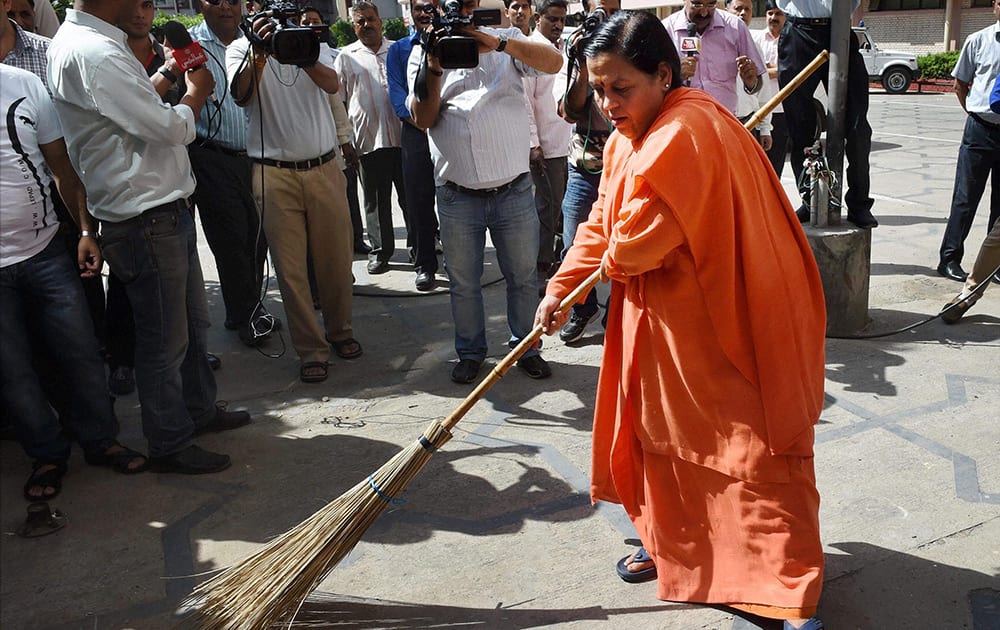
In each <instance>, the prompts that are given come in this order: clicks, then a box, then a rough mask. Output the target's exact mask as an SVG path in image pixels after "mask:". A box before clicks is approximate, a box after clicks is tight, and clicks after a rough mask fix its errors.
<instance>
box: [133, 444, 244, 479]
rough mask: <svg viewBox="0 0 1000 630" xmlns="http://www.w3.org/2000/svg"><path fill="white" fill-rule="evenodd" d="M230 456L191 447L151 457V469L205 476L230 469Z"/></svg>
mask: <svg viewBox="0 0 1000 630" xmlns="http://www.w3.org/2000/svg"><path fill="white" fill-rule="evenodd" d="M232 463H233V462H232V460H231V459H229V455H223V454H222V453H213V452H212V451H206V450H205V449H203V448H200V447H199V446H197V445H195V444H192V445H191V446H189V447H187V448H185V449H183V450H180V451H177V452H176V453H172V454H170V455H167V456H165V457H150V458H149V469H150V470H152V471H153V472H159V473H180V474H182V475H205V474H208V473H215V472H219V471H222V470H225V469H227V468H229V466H230V464H232Z"/></svg>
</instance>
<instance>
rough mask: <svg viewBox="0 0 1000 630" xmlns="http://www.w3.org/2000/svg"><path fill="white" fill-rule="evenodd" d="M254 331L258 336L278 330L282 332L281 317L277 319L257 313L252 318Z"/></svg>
mask: <svg viewBox="0 0 1000 630" xmlns="http://www.w3.org/2000/svg"><path fill="white" fill-rule="evenodd" d="M250 321H251V322H252V324H251V325H252V326H253V328H254V330H256V331H257V334H258V335H260V334H267V333H272V332H275V331H278V330H281V326H282V325H283V324H282V322H281V318H280V317H275V316H274V315H271V314H270V313H255V314H254V316H253V317H251V318H250Z"/></svg>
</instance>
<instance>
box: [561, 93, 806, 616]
mask: <svg viewBox="0 0 1000 630" xmlns="http://www.w3.org/2000/svg"><path fill="white" fill-rule="evenodd" d="M604 164H605V170H604V175H603V177H602V180H601V185H600V191H599V196H598V200H597V202H596V203H595V205H594V208H593V210H592V212H591V214H590V217H589V220H588V221H587V222H586V223H584V224H583V225H581V226H580V228H579V230H578V232H577V235H576V238H575V240H574V243H573V247H572V248H571V249H570V251H569V253H568V255H567V258H566V260H565V261H564V262H563V264H562V266H561V268H560V270H559V273H558V274H557V275H556V277H555V278H553V279H552V280H551V281H550V282H549V284H548V293H549V294H550V295H555V296H563V295H566V294H567V293H568V292H569V291H570V290H572V288H573V287H574V286H576V285H577V284H578V283H579V282H581V281H583V280H584V279H585V278H586V277H587V275H588V274H590V273H591V272H592V271H593V270H594V269H596V268H597V267H598V266H599V265H600V264H601V260H602V258H605V259H606V263H605V264H606V269H607V272H608V275H609V277H610V278H611V280H612V287H611V299H610V303H609V316H608V326H607V331H606V333H605V348H604V356H603V359H602V364H601V373H600V377H599V380H598V388H597V400H596V404H595V413H594V431H593V473H592V490H591V496H592V499H593V500H594V501H611V502H616V503H621V504H622V505H623V506H624V508H625V509H626V511H627V512H628V514H629V516H630V517H631V519H632V521H633V522H634V523H635V526H636V529H637V530H638V532H639V534H640V536H641V537H642V541H643V544H644V545H645V547H646V549H647V551H648V552H649V553H650V555H651V556H652V558H653V559H654V561H655V564H656V567H657V573H658V581H659V589H658V597H660V598H661V599H664V600H671V601H690V602H702V603H722V604H727V605H731V606H737V607H742V608H745V609H748V610H751V611H752V612H755V613H757V614H763V615H766V616H771V617H776V618H796V617H809V616H811V615H812V613H813V612H814V611H815V608H816V604H817V602H818V599H819V593H820V589H821V586H822V572H823V553H822V547H821V545H820V541H819V519H818V510H819V495H818V493H817V492H816V488H815V479H814V475H813V460H812V455H813V450H812V445H813V425H814V424H815V423H816V421H817V419H818V418H819V413H820V411H821V409H822V403H823V379H824V354H823V353H824V333H825V327H826V322H825V319H826V316H825V307H824V303H823V294H822V286H821V284H820V278H819V273H818V270H817V268H816V264H815V261H814V259H813V256H812V252H811V250H810V248H809V245H808V242H807V241H806V238H805V234H804V233H803V232H802V229H801V228H800V227H799V224H798V221H797V219H796V218H795V214H794V211H793V209H792V207H791V205H790V204H789V202H788V200H787V198H786V196H785V194H784V192H783V190H782V188H781V185H780V183H779V181H778V179H777V176H776V175H775V174H774V171H773V170H772V169H771V168H770V166H769V163H768V161H767V157H766V155H765V154H764V152H763V150H761V148H760V146H759V145H758V144H757V142H756V141H755V140H754V139H753V138H752V136H750V134H749V133H747V132H746V131H745V130H744V129H743V128H742V126H741V125H740V124H739V122H738V121H737V120H736V119H735V118H734V117H733V116H731V115H730V114H729V113H728V112H727V111H725V110H724V109H723V108H721V107H720V106H719V105H718V104H717V103H716V102H715V101H714V100H712V99H711V98H709V97H708V96H706V95H704V94H703V93H701V92H699V91H697V90H691V89H685V88H681V89H676V90H674V91H672V92H671V93H669V94H668V95H667V97H666V98H665V100H664V104H663V107H662V108H661V110H660V113H659V115H658V117H657V119H656V120H655V121H654V123H653V125H652V126H651V128H650V130H649V131H648V132H647V134H646V136H645V137H643V138H642V139H641V140H639V141H637V142H634V143H633V142H632V141H629V140H628V139H626V138H624V137H623V136H620V135H619V134H617V133H616V134H613V135H612V137H611V140H610V141H609V143H608V145H607V148H606V149H605V160H604Z"/></svg>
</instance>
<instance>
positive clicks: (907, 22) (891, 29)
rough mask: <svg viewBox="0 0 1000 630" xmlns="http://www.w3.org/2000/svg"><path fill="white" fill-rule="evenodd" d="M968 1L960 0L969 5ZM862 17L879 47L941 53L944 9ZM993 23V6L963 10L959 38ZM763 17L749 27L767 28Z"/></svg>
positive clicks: (865, 14)
mask: <svg viewBox="0 0 1000 630" xmlns="http://www.w3.org/2000/svg"><path fill="white" fill-rule="evenodd" d="M968 4H969V0H963V5H966V6H967V5H968ZM862 20H863V21H864V23H865V26H867V27H868V32H869V33H870V34H871V36H872V39H873V40H875V43H877V44H878V45H879V47H880V48H885V49H890V50H902V51H908V52H913V53H916V54H918V55H925V54H928V53H934V52H942V51H944V50H945V45H944V11H943V10H940V9H926V10H914V11H873V12H865V13H864V15H863V18H862ZM995 23H996V17H994V15H993V10H992V9H981V8H979V9H970V8H963V9H962V29H961V37H960V38H959V39H960V41H962V42H964V41H965V38H966V37H968V36H969V35H971V34H972V33H975V32H976V31H978V30H981V29H984V28H986V27H987V26H991V25H992V24H995ZM766 27H767V23H766V21H765V20H764V18H763V17H755V18H754V19H753V23H752V25H751V28H755V29H761V28H766Z"/></svg>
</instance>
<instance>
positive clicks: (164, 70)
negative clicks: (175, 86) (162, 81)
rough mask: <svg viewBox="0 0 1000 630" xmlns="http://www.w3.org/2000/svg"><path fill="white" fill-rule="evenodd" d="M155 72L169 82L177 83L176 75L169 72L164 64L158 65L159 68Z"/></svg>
mask: <svg viewBox="0 0 1000 630" xmlns="http://www.w3.org/2000/svg"><path fill="white" fill-rule="evenodd" d="M157 72H159V73H160V74H162V75H163V76H164V77H166V79H167V81H170V82H171V83H177V75H176V74H174V73H173V72H171V71H170V69H169V68H167V66H166V65H162V66H160V69H159V70H157Z"/></svg>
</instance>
